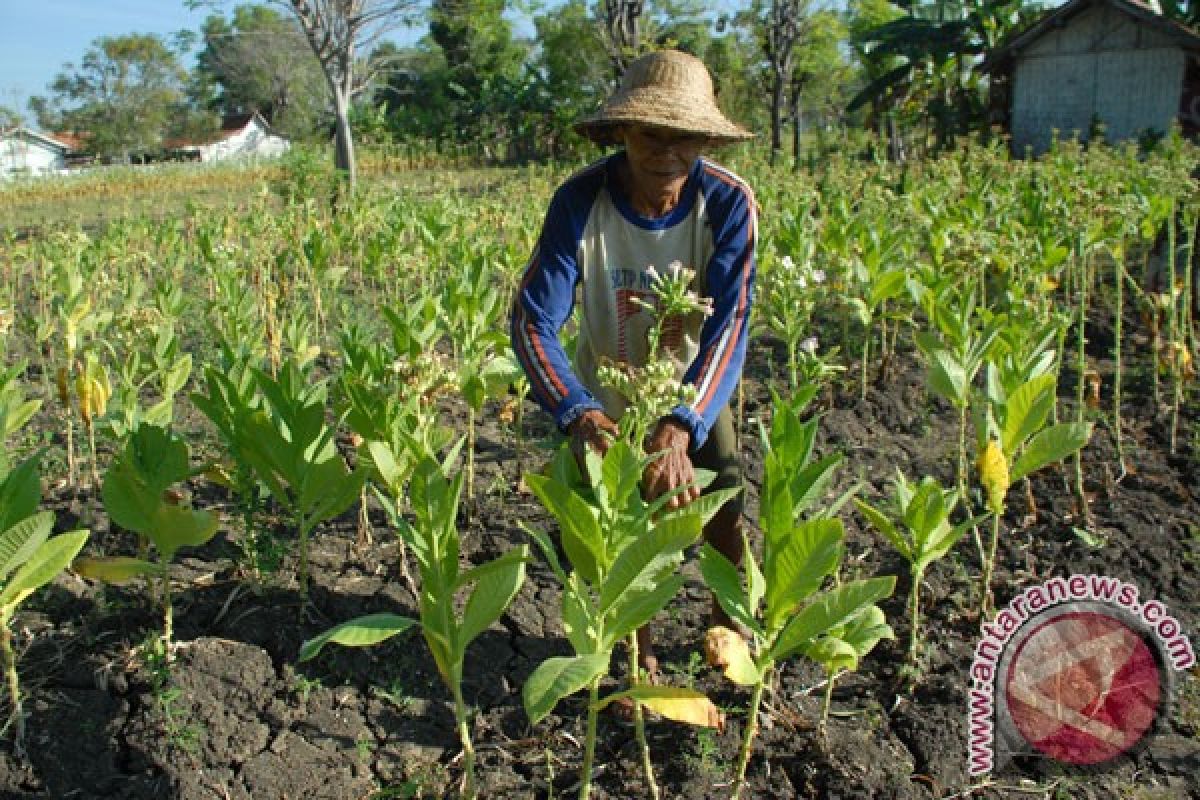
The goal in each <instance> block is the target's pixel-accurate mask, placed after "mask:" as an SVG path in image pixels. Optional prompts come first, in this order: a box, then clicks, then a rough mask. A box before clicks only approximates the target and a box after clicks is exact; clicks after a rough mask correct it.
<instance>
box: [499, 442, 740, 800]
mask: <svg viewBox="0 0 1200 800" xmlns="http://www.w3.org/2000/svg"><path fill="white" fill-rule="evenodd" d="M585 458H586V469H585V470H584V472H585V473H586V475H581V474H580V470H579V467H578V464H577V463H576V460H575V456H574V455H573V454H572V452H571V449H570V448H569V447H568V446H566V445H564V446H563V447H561V448H560V449H559V450H558V452H557V453H556V455H555V457H554V460H553V462H552V463H551V466H550V469H549V473H548V474H546V475H535V474H532V473H529V474H526V475H525V482H526V484H527V485H528V486H529V488H530V489H531V490H532V491H533V493H534V494H535V495H537V497H538V499H539V500H541V502H542V505H544V506H545V507H546V509H547V510H548V511H549V512H550V513H551V514H552V515H553V516H554V518H555V520H556V521H557V523H558V527H559V531H560V537H561V543H562V547H563V551H564V552H565V553H566V556H567V558H568V559H569V561H570V568H571V571H570V572H569V573H568V572H567V569H566V568H564V567H563V565H562V564H561V563H560V561H559V559H558V553H557V551H556V549H555V546H554V544H553V542H551V540H550V538H549V537H548V536H547V535H546V534H545V533H543V532H541V531H536V530H534V529H532V528H529V527H527V526H522V527H524V529H525V531H526V532H527V533H528V534H529V535H530V536H531V537H533V539H534V541H535V542H537V544H538V546H539V547H540V549H541V550H542V554H543V556H544V557H545V558H546V561H547V563H549V565H550V568H551V569H552V570H553V571H554V574H555V576H556V577H557V578H558V580H559V581H560V583H561V584H562V587H563V593H562V619H563V627H564V629H565V633H566V635H567V640H568V641H569V642H570V644H571V647H572V648H573V649H574V651H575V655H573V656H564V657H556V658H550V659H547V660H546V661H543V662H542V663H541V664H540V665H539V666H538V668H537V669H536V670H534V672H533V674H532V675H530V676H529V679H528V680H527V681H526V682H525V686H524V689H523V690H522V698H523V700H524V704H525V712H526V714H528V716H529V719H530V721H531V722H533V723H534V724H537V723H538V722H540V721H541V720H542V719H543V718H544V717H545V716H546V715H547V714H549V713H550V712H551V711H552V710H553V709H554V707H555V706H556V705H558V703H559V702H560V701H561V700H562V699H563V698H565V697H567V696H568V695H571V694H574V693H575V692H578V691H580V690H581V689H587V692H588V703H587V723H586V725H587V727H586V738H585V740H584V758H583V767H582V774H581V776H580V780H581V783H580V790H579V797H580V798H587V797H588V796H589V795H590V793H591V785H592V784H591V780H592V764H593V759H594V756H595V747H596V723H597V715H598V713H599V712H600V711H601V710H602V709H604V708H605V707H606V706H607V705H608V704H610V703H613V702H616V701H618V700H622V699H625V700H629V701H633V702H634V703H635V704H639V703H640V704H641V705H644V706H646V707H648V708H650V709H651V710H653V711H656V712H658V713H660V714H662V715H663V716H665V717H667V718H669V719H674V720H677V721H681V722H690V723H692V724H704V725H709V726H715V725H716V724H717V722H718V720H719V715H718V712H717V710H716V708H715V707H714V706H713V705H712V703H711V702H710V701H709V700H708V699H707V698H706V697H705V696H704V695H703V694H701V693H699V692H695V691H692V690H687V689H677V688H673V687H667V686H653V685H645V684H640V685H634V686H633V687H632V688H630V689H628V690H626V691H624V692H617V693H614V694H610V695H608V696H606V697H603V698H602V697H601V696H600V682H601V680H602V679H603V678H604V677H605V676H606V675H607V674H608V672H609V665H610V662H611V661H612V654H613V651H614V649H615V648H616V646H617V643H618V642H621V641H622V640H626V639H630V640H631V641H633V639H632V637H634V634H635V633H636V631H637V630H638V629H639V628H641V627H642V626H643V625H645V624H647V623H648V622H649V621H650V620H651V619H652V618H653V617H654V615H655V614H657V613H658V612H659V611H661V610H662V609H663V608H664V607H666V605H667V603H668V602H670V600H671V598H673V597H674V596H675V594H676V593H677V592H678V591H679V589H680V587H682V586H683V580H684V579H683V576H682V575H681V574H680V573H679V569H678V568H679V564H680V563H681V562H682V560H683V551H684V550H685V549H686V548H687V547H689V546H690V545H692V544H693V543H694V542H695V541H696V540H697V539H698V538H699V537H700V534H701V531H702V529H703V527H704V524H705V523H706V522H707V521H708V520H709V519H710V518H711V517H712V515H713V514H715V513H716V512H717V510H718V509H719V508H720V507H721V506H722V505H723V504H724V503H725V501H726V500H728V499H729V498H730V497H732V496H733V495H734V494H735V493H736V490H722V491H716V492H711V493H710V494H707V495H703V496H701V497H700V499H698V500H696V501H693V502H692V503H691V504H690V505H688V506H686V507H685V508H683V509H681V510H679V511H675V512H672V513H670V514H667V513H664V509H665V507H666V504H667V502H668V501H669V500H670V498H671V497H672V496H673V495H665V496H663V497H660V498H659V499H657V500H655V501H654V502H652V503H647V502H646V501H645V500H644V499H643V498H642V496H641V492H640V491H639V483H640V481H641V476H642V472H643V471H644V469H645V467H646V465H647V464H648V463H649V461H650V460H651V459H652V458H653V457H650V458H638V456H637V455H636V454H635V453H634V451H633V448H632V447H631V446H630V445H629V444H627V443H626V442H625V441H624V439H623V438H622V439H618V440H617V441H615V442H614V443H613V444H612V445H611V446H610V447H609V449H608V452H607V453H606V454H605V456H604V457H603V459H601V457H600V456H599V455H597V454H596V453H595V452H594V451H592V450H590V449H589V450H588V451H587V453H586V455H585ZM631 651H632V648H631ZM635 653H636V651H632V654H631V659H630V660H631V664H632V665H633V672H634V674H636V656H635V655H633V654H635ZM635 681H636V679H635ZM636 709H637V706H636V705H635V714H636V713H637V710H636ZM643 752H644V750H643ZM647 780H648V781H651V782H652V781H653V775H652V773H650V772H648V773H647ZM651 785H653V784H651ZM652 791H653V790H652Z"/></svg>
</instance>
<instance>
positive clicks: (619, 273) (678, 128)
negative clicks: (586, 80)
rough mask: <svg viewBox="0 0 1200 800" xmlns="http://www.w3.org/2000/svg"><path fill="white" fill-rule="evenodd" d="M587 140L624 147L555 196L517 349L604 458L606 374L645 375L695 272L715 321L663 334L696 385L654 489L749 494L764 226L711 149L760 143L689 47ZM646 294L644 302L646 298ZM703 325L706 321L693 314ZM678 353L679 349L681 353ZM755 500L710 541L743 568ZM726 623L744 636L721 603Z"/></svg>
mask: <svg viewBox="0 0 1200 800" xmlns="http://www.w3.org/2000/svg"><path fill="white" fill-rule="evenodd" d="M575 130H576V131H578V132H579V133H580V134H582V135H584V136H586V137H588V138H589V139H591V140H592V141H594V142H596V143H598V144H601V145H609V144H618V145H621V146H622V149H620V150H618V151H617V152H616V153H614V154H612V155H609V156H607V157H605V158H602V159H600V160H599V161H597V162H595V163H594V164H592V165H591V166H589V167H587V168H585V169H583V170H582V171H580V172H578V173H576V174H575V175H573V176H572V177H571V178H569V179H567V181H566V182H565V183H564V184H563V185H562V186H560V187H559V188H558V190H557V191H556V192H555V194H554V197H553V199H552V200H551V202H550V208H549V211H548V212H547V214H546V218H545V221H544V223H543V225H542V231H541V236H540V237H539V239H538V243H537V246H536V249H535V250H534V252H533V256H532V258H531V259H530V261H529V265H528V266H527V267H526V270H525V275H524V278H523V280H522V281H521V285H520V288H519V290H518V293H517V297H516V300H515V303H514V307H513V316H512V342H513V350H514V351H515V353H516V354H517V357H518V358H519V359H520V361H521V364H522V366H523V367H524V369H525V372H526V374H527V375H528V376H529V382H530V384H531V386H532V387H533V394H534V396H535V398H536V399H537V401H538V403H539V404H540V405H541V406H542V408H544V409H545V410H546V411H547V412H549V413H550V414H551V415H553V417H554V419H555V421H556V422H557V423H558V426H559V428H560V430H562V431H564V432H565V433H567V434H568V435H569V436H570V437H571V439H572V445H573V446H574V448H575V452H576V454H577V455H578V454H580V453H582V452H583V448H584V447H591V448H593V449H594V450H595V451H597V452H598V453H599V454H601V455H603V454H604V453H605V452H606V451H607V450H608V446H609V444H610V442H611V441H612V437H614V436H616V435H617V426H616V423H615V420H617V419H619V418H620V416H621V414H622V412H623V411H624V409H625V407H626V402H625V398H622V397H620V396H619V395H616V394H615V393H614V392H612V391H611V390H608V389H605V388H604V387H602V386H601V385H600V384H599V381H598V380H597V378H596V368H597V365H598V363H599V362H600V361H601V360H602V359H604V360H612V361H625V362H627V363H631V364H633V365H634V366H641V364H639V363H638V361H639V360H640V359H643V358H645V350H646V346H645V343H644V341H643V342H640V343H639V342H638V337H641V339H643V340H644V339H645V335H646V330H647V329H648V326H649V322H648V321H647V319H646V315H647V312H646V311H644V310H643V307H642V306H641V305H640V303H642V302H650V301H652V297H653V293H652V292H651V290H650V286H651V280H652V276H653V275H654V274H655V269H658V270H663V269H664V268H665V267H667V266H668V265H670V264H672V263H673V262H681V263H682V264H683V265H684V266H686V267H690V268H692V269H694V270H695V273H696V278H695V279H694V284H695V285H694V286H693V288H694V289H695V290H696V293H697V295H699V296H700V297H701V298H710V299H711V301H712V307H713V312H712V314H710V315H708V316H707V317H704V316H703V315H701V314H695V315H689V317H688V318H687V319H685V320H684V321H683V323H682V329H681V330H679V329H677V330H675V331H674V332H673V335H672V332H671V331H670V330H669V329H668V330H667V331H666V332H664V336H663V342H664V344H665V345H666V346H667V347H668V348H671V349H672V350H673V355H674V356H675V357H676V362H677V377H679V378H680V379H681V380H682V381H683V383H685V384H691V385H693V386H694V387H695V390H696V394H695V400H694V401H693V402H692V403H691V404H682V403H681V404H680V405H678V406H676V407H675V408H674V410H673V411H672V412H671V413H670V414H669V415H668V416H665V417H663V418H662V419H661V420H659V421H658V423H657V425H656V426H655V427H653V428H652V429H651V432H650V434H649V436H648V438H647V440H646V443H645V447H646V452H647V453H648V454H653V453H659V452H663V453H665V455H663V456H662V457H661V458H659V459H657V460H655V461H654V462H653V463H651V465H650V466H649V467H647V468H646V471H645V474H644V475H643V476H642V491H643V495H644V496H645V498H646V499H647V500H653V499H655V498H657V497H659V496H661V495H663V494H667V493H670V492H672V491H674V490H676V489H679V488H680V487H684V486H690V488H688V489H687V490H686V491H684V492H682V493H681V494H680V495H678V496H677V497H676V498H674V499H673V500H671V501H670V504H669V507H670V508H672V509H674V508H680V507H682V506H685V505H686V504H688V503H690V502H691V501H692V500H694V499H696V498H697V497H698V496H699V491H698V490H697V489H696V488H695V486H694V485H692V484H693V479H694V474H693V467H694V466H695V467H701V468H704V469H708V470H711V471H713V472H715V473H717V478H716V480H715V481H714V482H713V484H712V485H711V486H710V487H709V488H708V491H711V490H713V489H718V488H726V487H735V486H741V466H740V463H739V460H738V454H737V448H736V440H735V435H734V422H733V418H732V415H731V413H730V410H729V399H730V396H731V395H732V393H733V390H734V387H735V386H736V385H737V383H738V380H739V379H740V378H741V373H742V364H743V361H744V359H745V353H746V337H747V333H748V327H747V322H748V319H749V316H750V303H751V299H752V296H753V288H754V269H755V266H754V248H755V237H756V234H757V225H756V218H755V205H754V195H753V194H752V192H751V191H750V188H749V187H748V186H746V184H745V183H743V182H742V180H741V179H740V178H738V177H737V176H736V175H734V174H733V173H731V172H729V171H728V170H726V169H725V168H723V167H721V166H719V165H717V164H714V163H713V162H711V161H708V160H706V159H704V158H701V157H700V153H701V152H702V151H704V150H705V149H707V148H711V147H715V146H718V145H722V144H728V143H731V142H737V141H741V140H744V139H749V138H751V137H752V136H753V134H751V133H749V132H747V131H746V130H744V129H742V128H741V127H739V126H737V125H735V124H734V123H732V122H730V121H729V120H728V119H727V118H726V117H725V116H724V115H723V114H722V113H721V111H720V109H719V108H718V107H717V104H716V99H715V96H714V94H713V88H712V80H711V78H710V77H709V74H708V70H707V69H706V68H705V66H704V64H703V63H702V62H701V61H700V60H699V59H697V58H695V57H693V56H690V55H688V54H686V53H681V52H679V51H676V50H663V51H660V52H656V53H651V54H649V55H646V56H643V57H642V58H639V59H638V60H636V61H634V62H633V63H632V64H630V65H629V68H628V69H627V71H626V73H625V76H624V78H623V80H622V81H621V85H620V87H619V88H618V89H617V91H616V93H615V94H613V96H612V97H610V98H609V99H608V101H607V102H606V103H605V104H604V105H603V106H602V107H601V108H600V110H599V112H597V113H596V114H594V115H593V116H590V117H587V118H585V119H583V120H582V121H580V122H578V123H576V125H575ZM577 293H578V302H579V304H580V308H581V313H580V320H579V335H578V339H577V344H576V352H575V359H574V364H571V363H569V361H568V359H567V355H566V353H565V351H564V350H563V347H562V345H561V344H560V343H559V340H558V332H559V329H560V328H562V326H563V325H564V323H566V321H567V318H568V317H569V316H571V313H572V311H573V310H574V308H575V305H576V302H577ZM635 299H636V300H637V301H638V302H635ZM692 317H694V318H692ZM672 345H674V347H673V348H672ZM742 509H743V500H742V497H741V493H738V495H737V496H736V497H735V498H734V499H733V500H730V501H729V502H728V503H726V504H725V505H724V506H723V507H722V508H721V510H720V511H719V512H718V513H717V514H716V515H715V516H714V517H713V518H712V520H711V521H710V522H709V524H708V525H707V526H706V527H705V530H704V538H705V540H706V541H708V542H709V543H710V544H712V546H713V547H715V548H716V549H717V550H719V551H720V552H721V553H722V554H723V555H724V556H725V557H726V558H728V559H729V560H730V561H731V562H732V563H734V564H738V563H740V562H741V557H742V525H743V523H742ZM711 621H712V623H713V624H718V625H726V626H730V627H732V626H731V623H730V621H729V618H728V617H727V616H726V615H725V613H724V611H723V610H722V609H721V608H720V606H718V605H717V603H716V601H715V599H714V601H713V606H712V618H711ZM650 627H651V626H649V625H647V626H646V627H645V628H643V629H642V630H641V631H639V632H638V650H639V658H640V660H641V666H642V668H643V669H645V670H646V671H647V672H648V673H649V674H650V675H651V676H652V677H653V676H654V675H655V674H656V672H657V666H658V665H657V659H656V658H655V655H654V649H653V638H654V637H653V633H652V631H651V630H650Z"/></svg>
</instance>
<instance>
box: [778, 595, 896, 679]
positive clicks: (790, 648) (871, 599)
mask: <svg viewBox="0 0 1200 800" xmlns="http://www.w3.org/2000/svg"><path fill="white" fill-rule="evenodd" d="M895 587H896V578H895V576H892V575H888V576H885V577H881V578H868V579H866V580H858V581H850V582H848V583H844V584H842V585H841V586H836V587H834V588H833V589H830V590H829V591H827V592H824V593H822V594H821V595H820V596H819V597H818V598H817V599H815V600H814V601H813V602H812V603H810V604H809V605H807V606H805V607H804V608H802V609H800V611H798V612H797V613H796V614H795V615H794V616H792V618H791V619H790V620H788V622H787V624H786V625H785V626H784V627H783V630H782V631H780V633H779V636H778V637H776V639H775V642H774V644H773V645H772V647H771V650H770V658H771V660H773V661H780V660H782V659H785V658H787V657H788V656H790V655H791V654H792V653H794V652H796V651H797V650H798V649H800V648H801V647H803V646H804V645H806V644H808V643H809V642H811V641H812V640H813V639H815V638H817V637H818V636H822V635H824V634H825V633H827V632H828V631H829V630H831V629H832V628H835V627H837V626H838V625H842V624H844V623H845V622H846V621H847V620H849V619H850V618H851V617H853V616H854V615H856V614H859V613H861V612H862V610H863V609H864V608H866V607H867V606H869V605H872V604H874V603H877V602H879V601H880V600H882V599H883V598H885V597H888V596H889V595H891V593H892V590H893V589H895Z"/></svg>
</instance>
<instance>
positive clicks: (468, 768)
mask: <svg viewBox="0 0 1200 800" xmlns="http://www.w3.org/2000/svg"><path fill="white" fill-rule="evenodd" d="M459 683H460V682H459V681H456V682H455V684H454V686H452V687H451V689H452V691H453V692H454V719H455V721H456V722H457V723H458V740H459V742H460V743H461V744H462V749H463V782H462V796H463V800H474V798H475V792H476V789H475V746H474V745H473V744H471V729H470V726H469V725H468V724H467V704H466V703H465V702H463V696H462V688H461V686H460V685H459Z"/></svg>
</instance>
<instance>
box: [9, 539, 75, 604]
mask: <svg viewBox="0 0 1200 800" xmlns="http://www.w3.org/2000/svg"><path fill="white" fill-rule="evenodd" d="M87 538H88V532H87V531H74V532H72V533H63V534H59V535H58V536H53V537H51V538H50V539H47V540H46V541H44V542H42V544H41V546H40V547H38V549H37V550H36V551H34V553H33V555H31V556H30V557H29V560H28V561H26V562H25V563H24V564H22V565H21V568H20V569H18V570H17V574H15V575H13V577H12V580H10V581H9V582H8V584H7V585H6V586H5V587H4V591H3V592H0V608H3V609H5V610H6V611H7V610H9V609H14V608H16V607H17V606H19V605H20V604H21V601H22V600H24V599H25V598H26V597H28V596H29V595H30V594H31V593H33V592H34V591H36V590H37V589H39V588H41V587H42V586H44V585H46V584H47V583H49V582H50V581H52V580H54V576H56V575H58V573H60V572H62V571H63V570H64V569H66V567H67V565H68V564H70V563H71V559H73V558H75V556H76V555H78V554H79V551H80V550H81V549H82V548H83V545H84V543H85V542H87Z"/></svg>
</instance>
